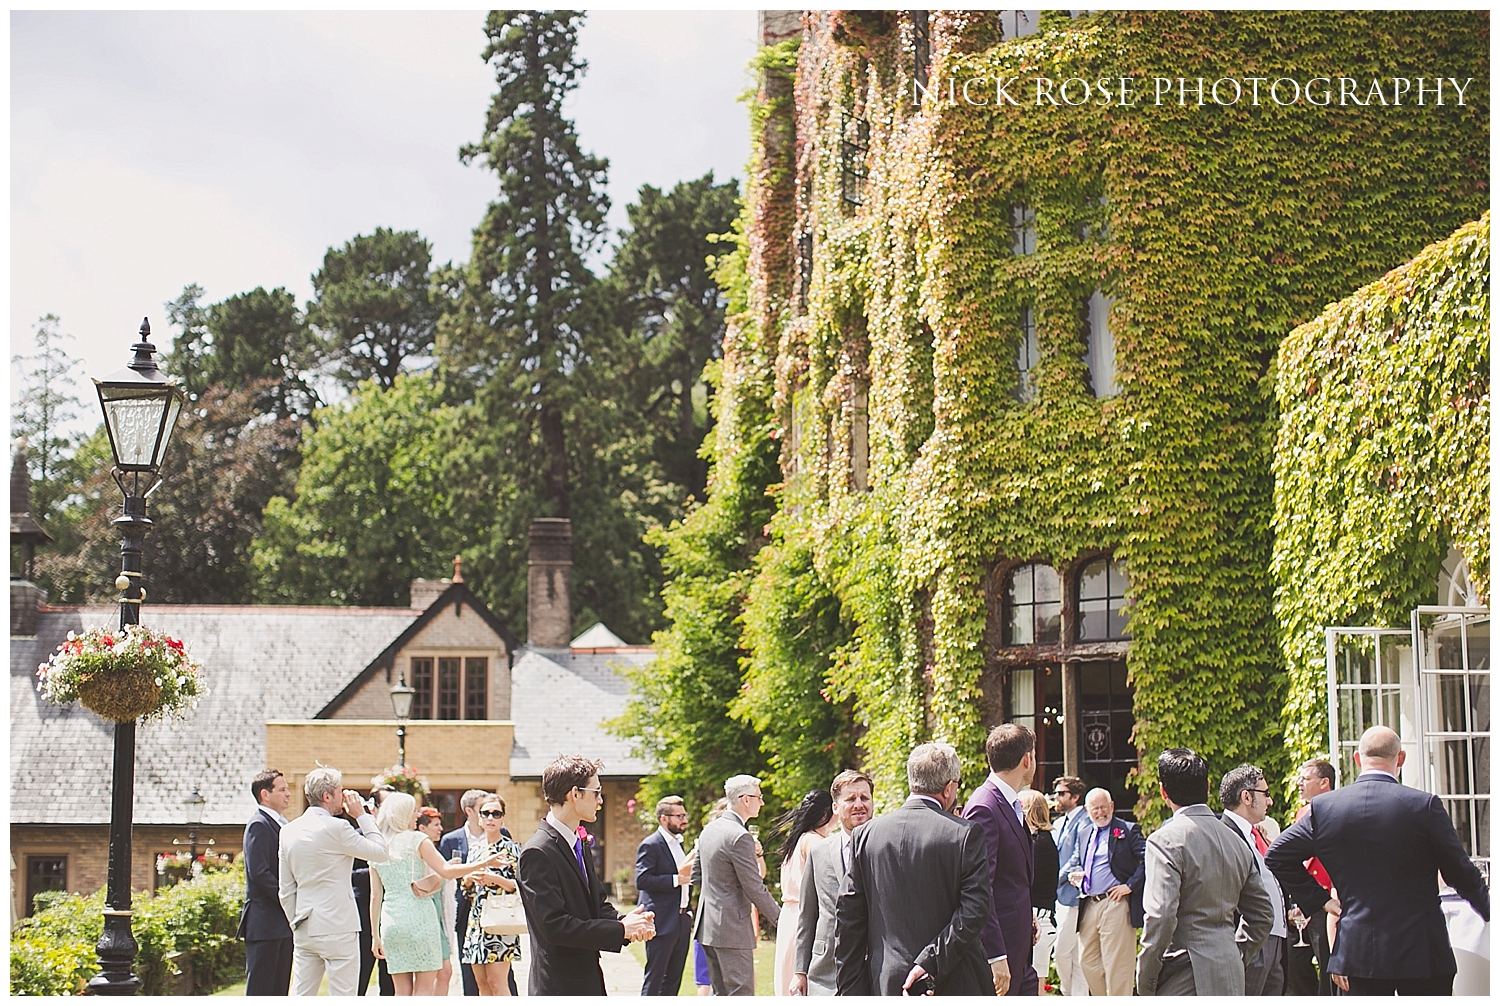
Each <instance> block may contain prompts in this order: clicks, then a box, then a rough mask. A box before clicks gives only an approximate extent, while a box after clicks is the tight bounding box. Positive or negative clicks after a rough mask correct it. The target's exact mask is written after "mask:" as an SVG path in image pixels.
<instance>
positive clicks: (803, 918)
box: [788, 769, 875, 996]
mask: <svg viewBox="0 0 1500 1006" xmlns="http://www.w3.org/2000/svg"><path fill="white" fill-rule="evenodd" d="M828 792H829V793H830V794H832V796H833V816H834V819H835V820H836V821H838V823H839V830H838V831H836V832H834V833H833V834H832V835H830V836H829V837H828V840H827V841H826V842H819V843H818V844H817V845H814V846H813V847H812V849H811V851H809V852H808V854H807V869H806V870H805V871H804V872H803V874H802V910H801V911H800V912H798V914H797V954H796V958H795V960H796V964H795V973H794V974H793V975H792V989H793V990H794V992H795V993H797V994H800V995H805V996H831V995H836V994H837V993H838V972H837V962H836V961H835V960H834V957H833V923H834V913H835V912H836V911H837V909H838V902H839V888H840V887H842V886H843V884H844V875H845V874H846V873H848V872H849V843H850V841H851V839H853V837H854V829H855V828H858V827H859V826H860V825H862V824H864V823H865V822H866V821H868V820H869V819H870V815H871V814H873V813H874V810H875V783H874V782H873V781H872V780H871V779H870V777H869V776H867V775H865V774H864V773H863V772H859V771H856V770H854V769H845V770H844V771H843V772H840V773H839V774H838V775H836V776H835V777H834V779H833V785H832V786H830V787H829V788H828ZM788 924H790V923H788Z"/></svg>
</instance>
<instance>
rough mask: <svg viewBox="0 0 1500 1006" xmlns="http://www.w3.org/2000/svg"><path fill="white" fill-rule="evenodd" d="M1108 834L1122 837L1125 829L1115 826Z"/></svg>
mask: <svg viewBox="0 0 1500 1006" xmlns="http://www.w3.org/2000/svg"><path fill="white" fill-rule="evenodd" d="M1110 834H1112V835H1114V837H1115V838H1124V837H1125V829H1124V828H1116V829H1115V830H1114V831H1112V832H1110Z"/></svg>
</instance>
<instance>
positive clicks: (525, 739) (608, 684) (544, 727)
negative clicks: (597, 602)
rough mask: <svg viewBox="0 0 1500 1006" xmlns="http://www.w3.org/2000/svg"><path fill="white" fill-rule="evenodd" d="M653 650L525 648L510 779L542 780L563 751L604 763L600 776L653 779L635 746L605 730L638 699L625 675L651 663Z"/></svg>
mask: <svg viewBox="0 0 1500 1006" xmlns="http://www.w3.org/2000/svg"><path fill="white" fill-rule="evenodd" d="M655 658H656V654H655V653H654V652H653V651H652V650H651V649H650V648H648V647H644V646H642V647H628V648H624V649H616V650H611V651H604V652H599V651H595V650H531V649H528V650H523V651H522V653H521V655H520V657H519V658H518V659H517V660H516V663H515V666H514V667H512V668H511V671H510V680H511V688H510V693H511V700H510V718H511V720H512V721H513V722H514V723H515V725H516V733H515V745H514V747H512V748H511V755H510V774H511V777H512V778H515V779H540V778H541V776H542V769H544V768H546V767H547V763H548V762H550V761H552V759H554V758H556V757H557V756H558V755H560V754H581V755H585V756H587V757H589V758H599V759H602V760H603V761H604V768H603V770H602V771H600V773H599V774H600V775H601V776H603V777H604V778H606V779H608V778H611V777H616V776H619V777H636V776H642V775H649V774H651V773H652V772H654V771H656V766H655V765H653V764H652V763H651V762H649V761H647V760H646V759H644V758H640V757H637V756H636V755H635V754H633V753H632V752H631V742H630V741H628V740H626V739H624V738H621V737H616V736H614V735H613V734H611V733H609V732H608V731H607V730H605V729H604V722H605V721H606V720H610V719H613V718H614V717H616V716H619V715H620V713H622V712H624V710H625V703H626V701H628V700H629V698H630V682H629V681H628V680H627V679H626V677H625V673H626V671H628V670H630V669H631V668H634V667H640V666H641V665H643V664H647V663H650V662H651V661H652V660H654V659H655Z"/></svg>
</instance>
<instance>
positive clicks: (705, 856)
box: [692, 775, 781, 996]
mask: <svg viewBox="0 0 1500 1006" xmlns="http://www.w3.org/2000/svg"><path fill="white" fill-rule="evenodd" d="M724 795H725V796H726V797H728V798H729V810H728V811H726V812H725V813H723V814H720V815H719V816H718V817H717V818H715V819H714V820H713V822H711V823H710V824H709V825H708V827H706V828H704V829H703V834H701V835H699V836H698V845H697V847H696V848H697V853H698V855H697V858H696V859H695V860H694V861H693V881H692V886H694V887H696V888H698V890H700V891H702V892H703V893H702V895H701V896H700V897H699V899H698V927H697V929H696V930H694V932H693V936H694V938H695V939H697V941H698V942H699V943H701V944H703V955H704V956H705V957H706V958H707V959H708V975H709V981H710V983H711V984H712V985H713V990H714V995H718V996H753V995H755V960H754V953H755V942H756V940H757V938H758V936H759V934H758V933H756V931H755V924H754V922H753V921H752V919H751V916H750V906H751V905H754V906H755V907H757V908H759V909H760V914H761V917H762V918H764V919H766V921H768V922H770V923H771V924H772V925H773V926H774V925H775V924H776V921H777V920H778V919H779V918H780V917H781V906H780V905H778V904H776V899H775V898H773V897H771V892H770V891H768V890H766V882H765V880H764V879H763V878H762V877H761V875H760V868H759V866H758V865H757V863H756V859H757V858H758V853H757V852H756V849H755V838H754V836H752V835H751V834H750V831H749V823H750V821H751V820H752V819H753V818H754V817H755V815H757V814H759V813H760V808H761V807H762V806H764V805H765V800H763V799H761V795H760V780H759V779H757V778H755V776H753V775H737V776H733V777H731V778H730V779H729V780H727V781H726V782H725V783H724Z"/></svg>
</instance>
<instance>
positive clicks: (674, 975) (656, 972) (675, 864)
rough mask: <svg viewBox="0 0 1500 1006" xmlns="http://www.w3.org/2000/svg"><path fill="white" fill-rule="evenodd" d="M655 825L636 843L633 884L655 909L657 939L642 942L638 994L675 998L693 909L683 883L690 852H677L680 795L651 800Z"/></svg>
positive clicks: (682, 808) (689, 871)
mask: <svg viewBox="0 0 1500 1006" xmlns="http://www.w3.org/2000/svg"><path fill="white" fill-rule="evenodd" d="M656 822H657V824H658V825H659V826H660V827H658V828H657V829H656V831H654V832H652V833H651V834H650V835H649V836H647V838H646V839H645V840H644V841H643V842H641V844H640V846H639V847H638V848H637V850H636V854H635V888H636V890H637V891H639V892H640V895H641V897H640V903H641V906H642V907H643V908H645V909H646V910H647V911H651V912H655V913H656V939H654V940H650V941H649V942H647V944H646V980H645V981H644V982H642V983H641V995H643V996H675V995H676V994H677V991H678V989H679V988H681V987H682V969H683V966H684V965H685V964H686V963H687V955H688V950H689V949H690V948H691V947H692V943H693V938H692V937H693V909H692V907H691V904H690V902H689V897H688V891H689V887H690V886H691V885H690V884H689V883H688V881H689V879H690V878H691V877H692V875H693V855H692V854H691V853H689V854H684V853H683V851H682V833H683V832H684V831H686V830H687V823H688V813H687V806H686V805H685V804H684V803H683V802H682V797H680V796H668V797H663V798H662V799H661V800H660V801H658V802H657V804H656Z"/></svg>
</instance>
